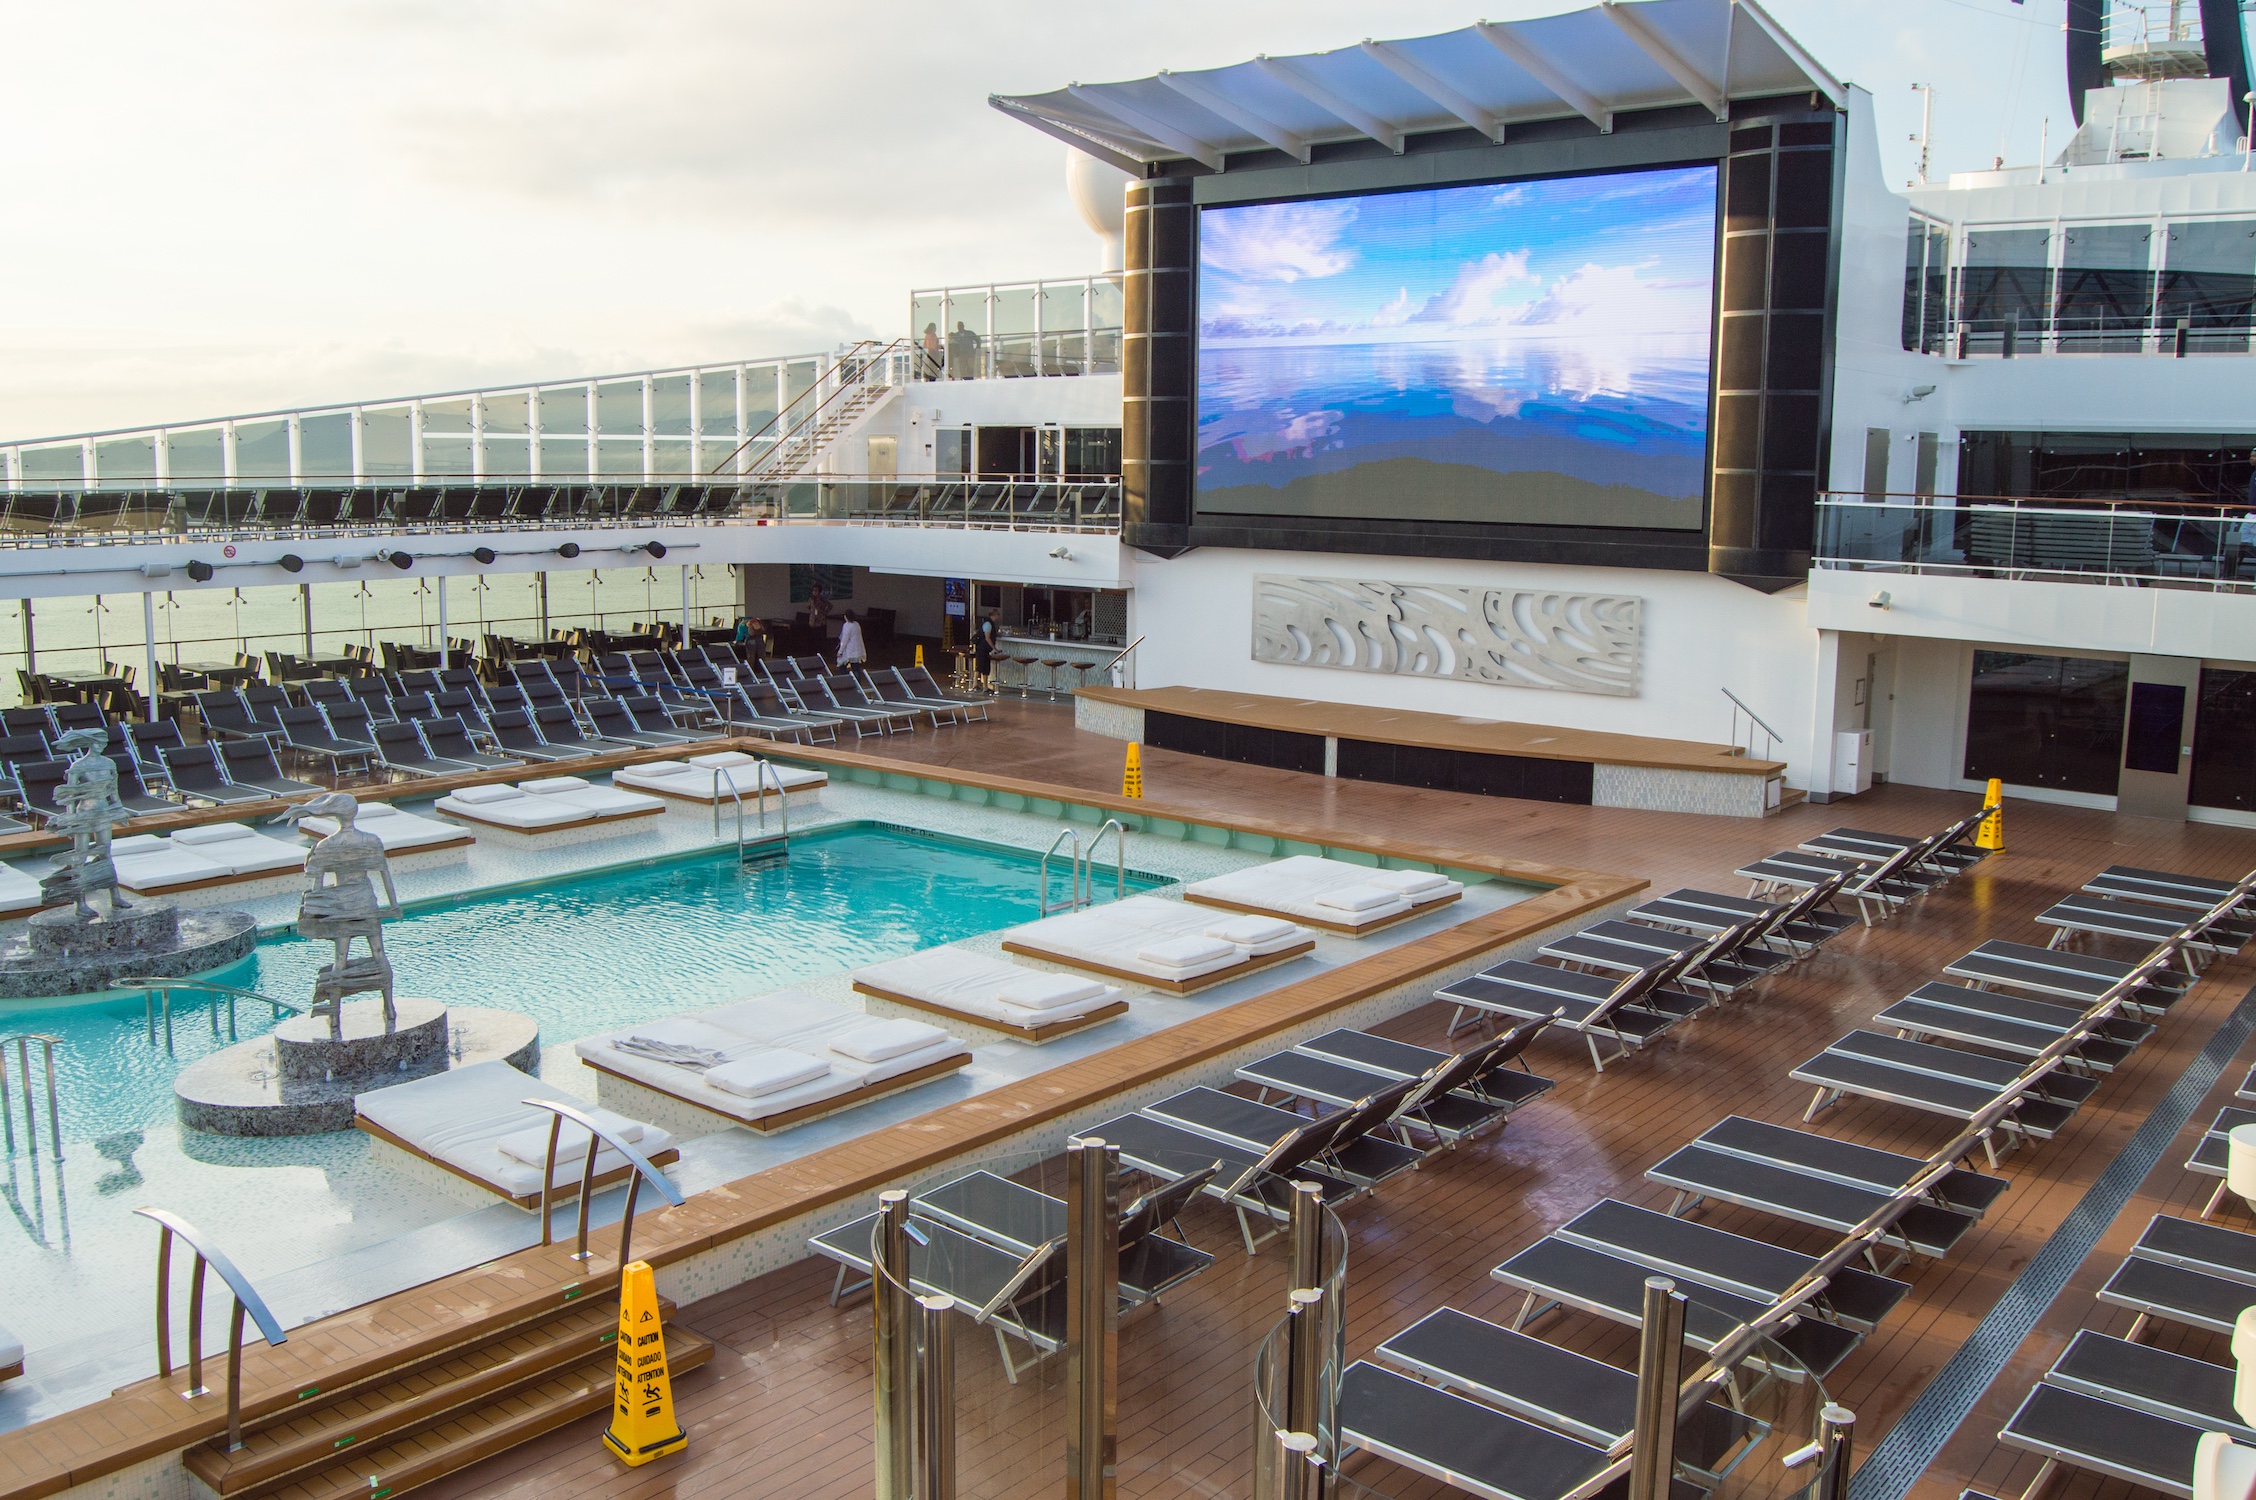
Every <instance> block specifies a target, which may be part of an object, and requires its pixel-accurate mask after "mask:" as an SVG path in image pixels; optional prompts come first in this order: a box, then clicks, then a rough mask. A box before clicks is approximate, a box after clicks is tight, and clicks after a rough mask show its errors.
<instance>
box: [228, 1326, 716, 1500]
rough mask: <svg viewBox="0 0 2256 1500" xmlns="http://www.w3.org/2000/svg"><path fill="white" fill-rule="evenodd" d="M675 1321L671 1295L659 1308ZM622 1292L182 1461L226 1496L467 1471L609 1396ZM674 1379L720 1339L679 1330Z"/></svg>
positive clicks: (333, 1496)
mask: <svg viewBox="0 0 2256 1500" xmlns="http://www.w3.org/2000/svg"><path fill="white" fill-rule="evenodd" d="M660 1310H661V1315H662V1316H664V1317H665V1318H667V1319H669V1320H671V1318H672V1317H673V1312H674V1308H673V1304H672V1303H671V1302H667V1301H663V1300H662V1301H661V1303H660ZM618 1326H619V1301H618V1298H617V1297H616V1296H608V1297H603V1298H598V1299H595V1300H592V1301H589V1302H585V1303H577V1302H575V1303H570V1304H567V1305H565V1306H563V1307H560V1308H552V1309H549V1310H545V1311H543V1312H540V1313H537V1314H535V1315H533V1316H530V1317H526V1318H521V1319H519V1320H517V1321H514V1322H509V1323H505V1324H502V1325H501V1326H498V1327H492V1326H488V1327H468V1328H465V1330H464V1334H463V1337H462V1338H461V1339H459V1340H458V1341H456V1342H453V1343H448V1344H445V1345H443V1346H441V1347H437V1348H431V1349H426V1350H423V1351H422V1352H421V1353H419V1354H418V1355H417V1356H416V1357H414V1358H412V1359H408V1360H406V1361H403V1362H401V1363H399V1364H396V1365H394V1366H392V1367H390V1368H387V1369H381V1370H377V1371H373V1372H370V1373H368V1374H365V1375H363V1376H362V1377H361V1378H359V1379H356V1380H352V1381H349V1382H347V1383H345V1384H343V1385H340V1386H338V1387H336V1388H334V1389H330V1390H309V1391H306V1392H303V1393H301V1395H300V1396H299V1400H298V1404H296V1405H294V1406H291V1407H288V1408H286V1409H283V1410H280V1411H275V1412H271V1413H267V1414H265V1415H263V1416H261V1417H259V1418H258V1419H256V1420H246V1422H245V1424H244V1432H243V1447H242V1448H241V1450H240V1451H238V1452H234V1453H229V1452H226V1451H225V1444H226V1439H225V1438H224V1437H220V1438H215V1439H213V1440H212V1441H211V1442H210V1443H206V1444H199V1445H198V1446H196V1447H194V1448H191V1449H189V1450H188V1452H187V1454H186V1463H187V1467H188V1470H189V1472H190V1473H191V1474H193V1475H195V1476H196V1478H198V1479H200V1480H202V1481H203V1482H204V1483H205V1484H207V1485H209V1486H210V1487H211V1489H212V1490H213V1492H214V1493H216V1494H218V1495H219V1496H221V1497H223V1500H236V1497H243V1500H249V1497H256V1496H263V1495H276V1496H281V1497H284V1500H347V1497H351V1500H387V1497H390V1496H394V1495H400V1494H404V1493H406V1492H407V1491H409V1490H411V1489H414V1488H416V1487H417V1486H419V1485H425V1484H429V1483H430V1482H431V1481H433V1480H435V1479H439V1478H441V1477H443V1476H445V1475H448V1474H452V1473H454V1472H455V1471H456V1470H458V1469H464V1468H468V1467H469V1466H470V1465H472V1464H474V1463H477V1462H478V1461H479V1460H481V1459H485V1458H490V1457H492V1456H493V1455H494V1454H496V1453H500V1452H503V1451H505V1450H507V1449H509V1448H513V1447H515V1446H516V1445H517V1444H519V1443H522V1442H525V1441H527V1440H529V1439H531V1438H534V1437H538V1436H539V1435H540V1434H542V1433H544V1432H548V1431H550V1430H552V1429H554V1428H558V1427H562V1426H564V1425H565V1424H566V1423H569V1422H575V1421H578V1420H579V1419H580V1418H582V1417H586V1416H591V1415H593V1414H595V1413H597V1412H600V1411H603V1410H605V1409H606V1408H607V1407H608V1406H609V1405H610V1404H611V1381H612V1369H613V1344H614V1341H615V1340H616V1339H617V1337H618ZM666 1355H667V1362H668V1364H669V1366H670V1367H671V1369H672V1371H673V1373H675V1374H676V1375H679V1374H680V1373H682V1372H683V1371H685V1370H692V1369H695V1368H697V1367H698V1366H700V1365H703V1364H705V1363H706V1362H708V1361H709V1360H711V1359H712V1357H713V1346H712V1344H711V1343H709V1342H708V1341H706V1340H705V1339H702V1338H699V1337H698V1336H697V1335H696V1334H693V1333H690V1332H688V1331H686V1330H684V1329H681V1328H674V1327H670V1328H669V1329H668V1332H667V1336H666Z"/></svg>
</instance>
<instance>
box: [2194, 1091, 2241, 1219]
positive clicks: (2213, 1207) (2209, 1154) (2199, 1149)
mask: <svg viewBox="0 0 2256 1500" xmlns="http://www.w3.org/2000/svg"><path fill="white" fill-rule="evenodd" d="M2241 1125H2256V1110H2248V1109H2240V1108H2237V1107H2235V1106H2233V1105H2230V1104H2228V1105H2226V1106H2225V1107H2224V1108H2223V1109H2220V1110H2218V1111H2217V1118H2216V1119H2214V1120H2211V1121H2210V1122H2209V1128H2208V1129H2207V1130H2206V1131H2204V1132H2203V1133H2202V1136H2201V1139H2200V1140H2199V1141H2197V1142H2195V1143H2194V1148H2193V1155H2191V1156H2189V1157H2187V1158H2186V1170H2187V1171H2188V1172H2193V1173H2196V1174H2198V1175H2199V1176H2202V1177H2214V1178H2216V1179H2217V1190H2216V1191H2215V1192H2214V1193H2211V1194H2210V1195H2209V1201H2208V1203H2207V1204H2206V1205H2204V1206H2203V1208H2202V1210H2201V1217H2203V1218H2204V1219H2206V1218H2208V1217H2209V1216H2210V1215H2211V1214H2213V1213H2215V1212H2216V1211H2217V1205H2218V1204H2220V1203H2222V1202H2224V1201H2225V1192H2226V1189H2227V1187H2228V1184H2227V1183H2226V1181H2225V1166H2226V1163H2227V1161H2228V1160H2229V1159H2230V1153H2231V1149H2232V1143H2231V1141H2230V1140H2228V1139H2227V1137H2228V1136H2229V1135H2230V1134H2231V1133H2232V1131H2233V1130H2234V1128H2235V1127H2237V1126H2241Z"/></svg>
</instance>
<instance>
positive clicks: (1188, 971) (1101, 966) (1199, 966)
mask: <svg viewBox="0 0 2256 1500" xmlns="http://www.w3.org/2000/svg"><path fill="white" fill-rule="evenodd" d="M1315 946H1316V939H1315V937H1314V936H1313V935H1312V934H1311V933H1310V932H1309V931H1308V929H1306V928H1304V927H1299V926H1296V925H1295V924H1293V923H1291V922H1287V921H1284V920H1282V919H1280V918H1276V917H1266V916H1237V917H1233V916H1227V915H1224V914H1221V913H1217V912H1213V911H1207V910H1202V909H1201V908H1199V907H1196V906H1189V905H1186V904H1184V903H1183V902H1181V901H1168V900H1165V899H1163V898H1161V897H1158V896H1130V897H1129V898H1128V899H1126V900H1125V901H1111V902H1107V903H1106V904H1105V905H1103V906H1096V907H1091V908H1089V909H1088V910H1086V911H1076V912H1068V913H1066V914H1065V915H1064V916H1057V917H1044V918H1043V919H1042V920H1041V921H1039V922H1029V923H1027V924H1026V925H1025V926H1023V927H1013V928H1012V929H1010V931H1008V932H1006V933H1004V934H1003V951H1004V952H1005V953H1020V954H1024V955H1025V956H1026V957H1028V958H1040V959H1046V960H1048V961H1049V962H1051V963H1055V964H1064V965H1066V966H1067V967H1068V968H1075V969H1086V970H1088V971H1089V972H1091V973H1096V974H1109V975H1111V976H1112V977H1114V978H1116V979H1127V980H1131V981H1133V982H1135V983H1137V984H1146V985H1150V986H1151V987H1152V988H1154V989H1161V990H1166V991H1168V992H1170V993H1172V994H1177V995H1187V994H1189V993H1190V992H1191V991H1192V990H1198V989H1204V988H1206V987H1207V986H1208V985H1211V984H1220V983H1222V982H1223V981H1224V980H1227V979H1235V978H1237V977H1238V976H1239V975H1240V974H1249V973H1251V972H1253V971H1254V970H1255V969H1260V968H1266V967H1267V966H1268V965H1270V964H1274V963H1282V962H1284V961H1285V960H1286V959H1289V958H1297V957H1299V956H1300V955H1301V954H1303V953H1306V952H1308V951H1309V950H1310V949H1311V948H1313V947H1315Z"/></svg>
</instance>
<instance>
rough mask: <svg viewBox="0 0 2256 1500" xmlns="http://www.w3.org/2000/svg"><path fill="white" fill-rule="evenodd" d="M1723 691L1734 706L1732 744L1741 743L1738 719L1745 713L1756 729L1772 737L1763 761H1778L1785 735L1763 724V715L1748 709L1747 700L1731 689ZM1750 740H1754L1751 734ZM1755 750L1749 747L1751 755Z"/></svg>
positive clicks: (1751, 746)
mask: <svg viewBox="0 0 2256 1500" xmlns="http://www.w3.org/2000/svg"><path fill="white" fill-rule="evenodd" d="M1721 691H1722V693H1723V696H1724V697H1726V698H1729V699H1730V700H1731V706H1732V710H1733V715H1732V720H1731V742H1732V743H1733V744H1735V745H1736V744H1737V743H1739V719H1738V715H1739V714H1742V713H1743V714H1745V715H1746V716H1747V717H1748V718H1749V719H1751V720H1753V721H1754V725H1755V727H1756V728H1757V729H1760V730H1761V731H1762V732H1763V733H1764V734H1767V735H1769V736H1770V745H1769V748H1768V749H1766V750H1765V751H1764V752H1763V759H1765V760H1774V759H1776V758H1777V755H1778V747H1779V746H1780V745H1782V744H1784V743H1785V741H1786V736H1784V735H1782V734H1780V733H1779V732H1778V731H1777V730H1775V729H1773V728H1771V727H1770V726H1769V725H1768V724H1766V723H1764V722H1763V717H1762V715H1761V714H1758V713H1756V712H1755V711H1754V710H1753V709H1751V708H1749V707H1747V704H1746V700H1744V699H1742V698H1741V697H1740V696H1739V695H1738V694H1737V693H1735V692H1733V691H1731V689H1729V688H1723V689H1721ZM1748 738H1749V739H1752V738H1753V736H1752V735H1751V734H1750V735H1749V736H1748ZM1754 748H1755V747H1754V746H1753V745H1749V746H1748V747H1747V749H1748V751H1749V752H1750V753H1751V752H1752V751H1753V750H1754Z"/></svg>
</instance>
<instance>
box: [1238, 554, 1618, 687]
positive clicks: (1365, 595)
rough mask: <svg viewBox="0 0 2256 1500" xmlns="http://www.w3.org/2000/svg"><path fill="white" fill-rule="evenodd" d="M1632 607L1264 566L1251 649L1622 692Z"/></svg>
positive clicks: (1288, 659)
mask: <svg viewBox="0 0 2256 1500" xmlns="http://www.w3.org/2000/svg"><path fill="white" fill-rule="evenodd" d="M1643 607H1644V601H1643V600H1641V599H1636V598H1632V597H1629V596H1626V595H1620V594H1555V593H1548V592H1545V591H1543V590H1540V589H1483V588H1455V587H1448V586H1444V585H1439V584H1423V583H1377V582H1364V581H1360V580H1356V579H1350V578H1283V577H1278V576H1275V575H1269V574H1263V575H1256V577H1255V578H1254V580H1253V659H1254V660H1255V661H1269V662H1280V663H1284V664H1287V665H1291V666H1301V667H1338V668H1341V669H1344V670H1347V671H1353V672H1402V673H1408V674H1410V675H1413V676H1419V677H1459V678H1463V679H1465V680H1467V681H1470V682H1493V683H1497V684H1499V685H1501V686H1504V687H1526V688H1559V689H1562V690H1564V691H1566V692H1570V693H1605V694H1609V695H1611V696H1614V697H1621V698H1628V697H1634V696H1636V693H1637V657H1638V630H1639V618H1640V615H1641V613H1642V611H1643Z"/></svg>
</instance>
